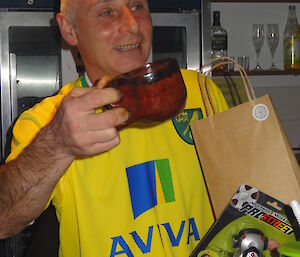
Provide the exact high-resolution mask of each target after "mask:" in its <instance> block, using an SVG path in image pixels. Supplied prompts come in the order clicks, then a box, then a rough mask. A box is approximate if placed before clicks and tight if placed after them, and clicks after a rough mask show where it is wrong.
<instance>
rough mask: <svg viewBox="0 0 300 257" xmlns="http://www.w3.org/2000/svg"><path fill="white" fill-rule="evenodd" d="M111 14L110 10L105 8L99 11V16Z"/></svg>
mask: <svg viewBox="0 0 300 257" xmlns="http://www.w3.org/2000/svg"><path fill="white" fill-rule="evenodd" d="M110 15H112V10H105V11H102V12H100V16H110Z"/></svg>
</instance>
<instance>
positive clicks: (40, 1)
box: [0, 0, 60, 10]
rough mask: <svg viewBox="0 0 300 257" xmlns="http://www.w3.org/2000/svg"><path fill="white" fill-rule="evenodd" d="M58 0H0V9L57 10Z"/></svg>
mask: <svg viewBox="0 0 300 257" xmlns="http://www.w3.org/2000/svg"><path fill="white" fill-rule="evenodd" d="M59 4H60V1H59V0H0V8H9V9H51V10H58V9H59Z"/></svg>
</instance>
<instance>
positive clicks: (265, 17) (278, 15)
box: [211, 3, 300, 147]
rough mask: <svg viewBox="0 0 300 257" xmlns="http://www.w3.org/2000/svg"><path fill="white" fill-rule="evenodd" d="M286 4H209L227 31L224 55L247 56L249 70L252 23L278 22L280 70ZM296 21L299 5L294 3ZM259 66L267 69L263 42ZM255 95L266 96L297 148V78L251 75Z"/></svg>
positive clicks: (299, 117)
mask: <svg viewBox="0 0 300 257" xmlns="http://www.w3.org/2000/svg"><path fill="white" fill-rule="evenodd" d="M289 5H290V3H212V6H211V9H212V12H213V11H215V10H219V11H220V12H221V25H222V26H223V27H224V28H226V29H227V31H228V54H229V55H231V56H235V57H237V56H249V57H250V69H253V68H254V67H255V65H256V53H255V51H254V48H253V45H252V41H251V29H252V24H254V23H263V24H267V23H278V24H279V33H280V40H279V44H278V47H277V50H276V52H275V64H276V66H277V67H278V68H280V69H283V40H282V38H283V33H284V28H285V25H286V21H287V15H288V6H289ZM295 6H296V12H297V17H298V22H300V4H295ZM260 64H261V66H262V68H263V69H268V68H269V67H270V66H271V54H270V50H269V49H268V45H267V42H266V41H265V42H264V45H263V48H262V51H261V54H260ZM250 80H251V82H252V84H253V86H254V87H255V92H256V95H257V96H260V95H263V94H266V93H268V94H270V96H271V98H272V100H273V102H274V104H275V106H276V109H277V112H278V114H279V117H280V119H281V121H282V123H283V126H284V128H285V130H286V133H287V135H288V137H289V139H290V142H291V144H292V146H293V147H300V76H294V75H284V76H283V75H280V76H278V75H276V76H275V75H274V76H251V77H250Z"/></svg>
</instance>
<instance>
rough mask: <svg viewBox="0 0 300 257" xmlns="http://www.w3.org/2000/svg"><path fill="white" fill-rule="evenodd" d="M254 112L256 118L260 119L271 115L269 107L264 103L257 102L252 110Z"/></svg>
mask: <svg viewBox="0 0 300 257" xmlns="http://www.w3.org/2000/svg"><path fill="white" fill-rule="evenodd" d="M252 114H253V117H254V119H256V120H258V121H264V120H265V119H267V118H268V116H269V109H268V107H267V106H266V105H264V104H257V105H255V106H254V108H253V110H252Z"/></svg>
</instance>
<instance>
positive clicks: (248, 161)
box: [191, 58, 300, 217]
mask: <svg viewBox="0 0 300 257" xmlns="http://www.w3.org/2000/svg"><path fill="white" fill-rule="evenodd" d="M216 61H218V63H217V64H216V65H214V63H215V62H216ZM228 61H232V62H234V61H233V60H232V59H230V58H222V59H221V62H220V59H218V60H216V59H215V60H213V61H212V62H211V63H209V64H208V65H212V68H211V69H210V71H208V72H211V71H212V70H213V69H214V68H216V67H217V66H218V65H221V64H222V63H224V62H228ZM235 64H236V63H235ZM236 65H237V67H238V70H239V71H240V74H241V76H242V79H243V82H244V85H245V90H246V92H247V96H248V99H249V101H248V102H246V103H243V104H240V105H238V106H235V107H233V108H231V109H229V110H227V111H225V112H223V113H217V114H214V106H213V104H212V101H211V99H210V93H209V92H208V88H207V87H206V83H202V82H201V81H202V80H201V79H199V82H200V87H201V91H202V92H207V96H206V97H204V98H205V99H204V100H205V101H204V102H206V105H207V106H206V109H207V110H211V111H210V113H209V117H208V118H206V119H202V120H199V121H194V122H192V124H191V130H192V134H193V138H194V142H195V145H196V149H197V153H198V157H199V160H200V163H201V167H202V171H203V174H204V177H205V182H206V185H207V188H208V193H209V196H210V200H211V204H212V207H213V210H214V213H215V216H216V217H219V215H220V214H221V213H222V211H223V210H224V208H225V207H226V204H227V203H228V201H229V200H230V199H231V197H232V195H233V194H234V192H235V190H236V188H238V187H239V186H240V185H242V184H248V185H251V186H252V187H256V188H258V189H259V190H261V191H263V192H265V193H266V194H268V195H270V196H272V197H273V198H275V199H278V200H280V201H282V202H284V203H286V204H289V203H290V201H291V200H294V199H295V200H298V201H300V169H299V166H298V163H297V161H296V158H295V155H294V153H293V151H292V149H291V147H290V144H289V142H288V139H287V137H286V135H285V132H284V130H283V127H282V125H281V123H280V120H279V118H278V116H277V114H276V112H275V109H274V107H273V105H272V103H271V100H270V98H269V96H268V95H265V96H263V97H259V98H256V97H255V94H254V90H253V87H252V85H251V83H250V81H249V79H248V77H247V74H246V72H245V70H244V69H243V68H242V67H241V66H239V65H238V64H236ZM205 68H206V69H207V67H206V66H204V67H202V70H203V69H205ZM205 75H208V74H207V73H206V74H205ZM204 95H205V94H204ZM299 133H300V132H299Z"/></svg>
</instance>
